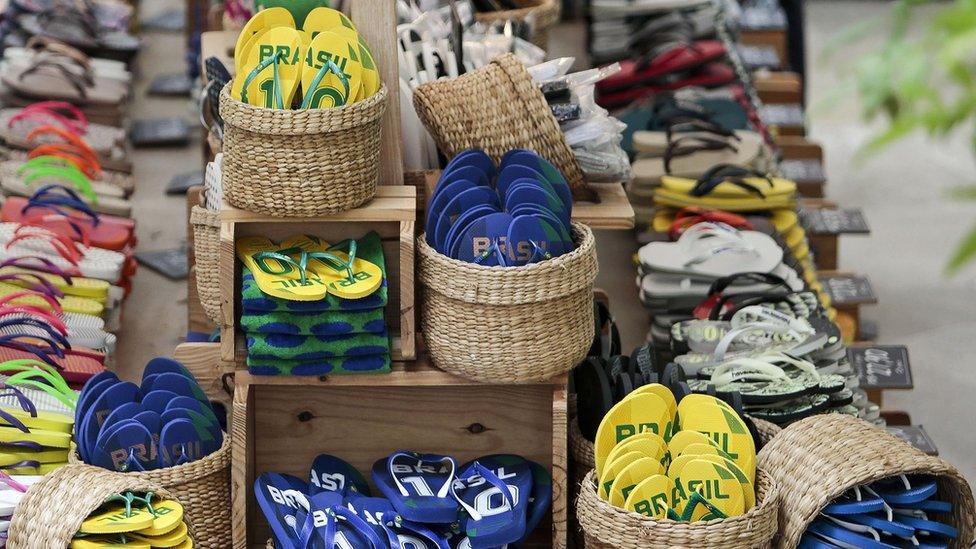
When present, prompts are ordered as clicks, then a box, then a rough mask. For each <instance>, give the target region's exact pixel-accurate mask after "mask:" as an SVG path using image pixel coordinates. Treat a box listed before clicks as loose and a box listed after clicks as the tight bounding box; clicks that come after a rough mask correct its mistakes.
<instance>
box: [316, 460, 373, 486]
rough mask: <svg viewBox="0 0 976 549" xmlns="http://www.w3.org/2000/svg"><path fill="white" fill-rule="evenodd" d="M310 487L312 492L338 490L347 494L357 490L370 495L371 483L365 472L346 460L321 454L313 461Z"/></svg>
mask: <svg viewBox="0 0 976 549" xmlns="http://www.w3.org/2000/svg"><path fill="white" fill-rule="evenodd" d="M308 487H309V492H310V493H312V494H317V493H319V492H338V493H339V494H341V495H343V496H345V495H347V494H348V493H349V492H355V493H357V494H361V495H363V496H367V497H368V496H369V495H370V490H369V483H367V482H366V478H365V477H363V474H362V473H360V472H359V471H357V470H356V468H355V467H353V466H352V465H350V464H349V463H347V462H346V461H345V460H343V459H340V458H337V457H335V456H330V455H329V454H321V455H319V456H318V457H316V458H315V460H314V461H313V462H312V467H311V469H310V470H309V485H308Z"/></svg>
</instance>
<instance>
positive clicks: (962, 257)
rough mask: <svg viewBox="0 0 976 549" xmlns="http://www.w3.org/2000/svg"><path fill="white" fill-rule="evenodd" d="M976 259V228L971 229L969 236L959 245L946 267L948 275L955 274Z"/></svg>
mask: <svg viewBox="0 0 976 549" xmlns="http://www.w3.org/2000/svg"><path fill="white" fill-rule="evenodd" d="M973 259H976V227H973V228H972V229H970V231H969V234H968V235H966V238H964V239H963V241H962V242H961V243H960V244H959V246H958V247H957V248H956V251H955V252H954V253H953V254H952V258H951V259H950V260H949V264H948V265H946V273H947V274H950V275H952V274H955V273H956V272H958V271H959V269H961V268H962V267H963V266H965V265H966V264H968V263H969V262H970V261H972V260H973Z"/></svg>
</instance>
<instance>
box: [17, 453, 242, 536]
mask: <svg viewBox="0 0 976 549" xmlns="http://www.w3.org/2000/svg"><path fill="white" fill-rule="evenodd" d="M129 490H131V491H140V492H143V491H146V492H154V493H156V494H159V495H160V496H163V497H167V498H170V497H176V500H177V501H179V502H180V503H181V504H183V505H184V506H185V505H186V502H185V501H183V500H182V499H180V498H179V497H178V496H175V494H172V493H171V492H169V491H167V490H166V489H165V488H163V487H162V486H160V485H158V484H156V483H154V482H152V481H150V480H148V479H146V478H141V477H136V476H133V475H125V474H122V473H114V472H112V471H108V470H105V469H102V468H100V467H92V466H90V465H84V464H79V465H66V466H64V467H61V468H60V469H57V470H55V471H53V472H51V473H49V474H48V475H46V476H45V477H44V479H43V480H41V481H40V482H38V483H37V484H35V485H33V486H31V487H30V490H28V491H27V494H25V495H24V498H23V499H22V500H21V501H20V503H19V504H18V505H17V509H16V511H15V512H14V515H13V518H12V519H11V520H10V529H9V530H8V532H7V536H8V538H7V547H9V548H11V549H64V548H65V547H67V546H68V545H69V544H70V543H71V538H73V537H74V535H75V534H76V533H77V532H78V529H79V528H80V527H81V523H82V522H83V521H84V520H85V518H87V517H88V515H90V514H91V513H92V511H94V510H95V509H97V508H98V507H99V506H101V505H102V504H103V503H104V502H105V500H106V499H108V498H109V497H110V496H112V495H113V494H118V493H121V492H125V491H129ZM193 518H194V517H193V516H192V515H191V514H189V513H187V514H185V515H184V518H183V520H184V521H185V522H186V524H187V526H189V528H190V537H191V538H192V539H193V540H194V541H195V542H196V541H197V540H198V538H197V536H196V530H195V528H194V526H193V524H192V523H193ZM194 546H197V544H196V543H195V544H194ZM224 547H230V545H229V543H228V545H225V546H224Z"/></svg>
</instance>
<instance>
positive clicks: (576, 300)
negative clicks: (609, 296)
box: [417, 223, 597, 383]
mask: <svg viewBox="0 0 976 549" xmlns="http://www.w3.org/2000/svg"><path fill="white" fill-rule="evenodd" d="M572 229H573V241H574V242H575V243H576V249H575V250H573V251H572V252H570V253H568V254H565V255H562V256H559V257H555V258H553V259H549V260H546V261H543V262H540V263H533V264H531V265H526V266H524V267H484V266H481V265H475V264H473V263H465V262H462V261H457V260H455V259H451V258H449V257H447V256H444V255H441V254H440V253H438V252H436V251H435V250H434V249H433V248H431V247H430V246H429V245H428V244H427V240H426V235H421V236H420V238H418V239H417V245H418V247H419V249H420V264H419V269H418V272H419V278H420V283H421V284H422V285H423V286H424V290H425V291H424V293H423V298H422V300H421V320H422V322H423V329H424V341H425V342H426V343H427V349H428V351H429V352H430V356H431V358H432V359H433V361H434V364H436V365H437V367H438V368H441V369H442V370H445V371H447V372H451V373H454V374H457V375H459V376H463V377H466V378H468V379H473V380H475V381H484V382H495V383H519V382H529V381H540V380H544V379H549V378H551V377H553V376H555V375H558V374H562V373H565V372H567V371H569V370H570V369H572V367H573V366H575V365H576V364H577V363H578V362H579V361H581V360H582V359H583V357H585V356H586V351H587V350H588V349H589V348H590V344H591V343H592V342H593V282H594V281H595V280H596V274H597V259H596V243H595V241H594V238H593V231H591V230H590V229H589V227H587V226H586V225H583V224H581V223H573V227H572Z"/></svg>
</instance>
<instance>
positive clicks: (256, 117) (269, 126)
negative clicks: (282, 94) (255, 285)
mask: <svg viewBox="0 0 976 549" xmlns="http://www.w3.org/2000/svg"><path fill="white" fill-rule="evenodd" d="M231 85H232V83H229V84H227V86H225V87H224V89H223V90H221V92H220V114H221V116H222V117H223V119H224V145H223V152H224V162H223V167H222V174H223V182H222V185H223V190H224V197H225V198H226V199H227V201H228V202H229V203H231V204H233V205H234V206H236V207H238V208H241V209H244V210H248V211H252V212H258V213H264V214H268V215H271V216H277V217H316V216H321V215H326V214H334V213H339V212H343V211H346V210H350V209H352V208H355V207H357V206H360V205H362V204H364V203H366V202H368V201H369V200H371V199H372V198H373V197H374V196H375V195H376V185H377V182H378V179H379V164H380V162H379V157H380V119H381V118H382V116H383V113H384V112H385V111H386V103H387V89H386V86H385V85H384V86H383V87H382V88H380V90H379V91H378V92H376V93H375V94H373V95H372V96H370V97H368V98H366V99H364V100H362V101H359V102H357V103H353V104H351V105H346V106H343V107H335V108H329V109H266V108H262V107H255V106H252V105H248V104H246V103H242V102H240V101H238V100H236V99H234V98H233V97H231V95H230V86H231Z"/></svg>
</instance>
